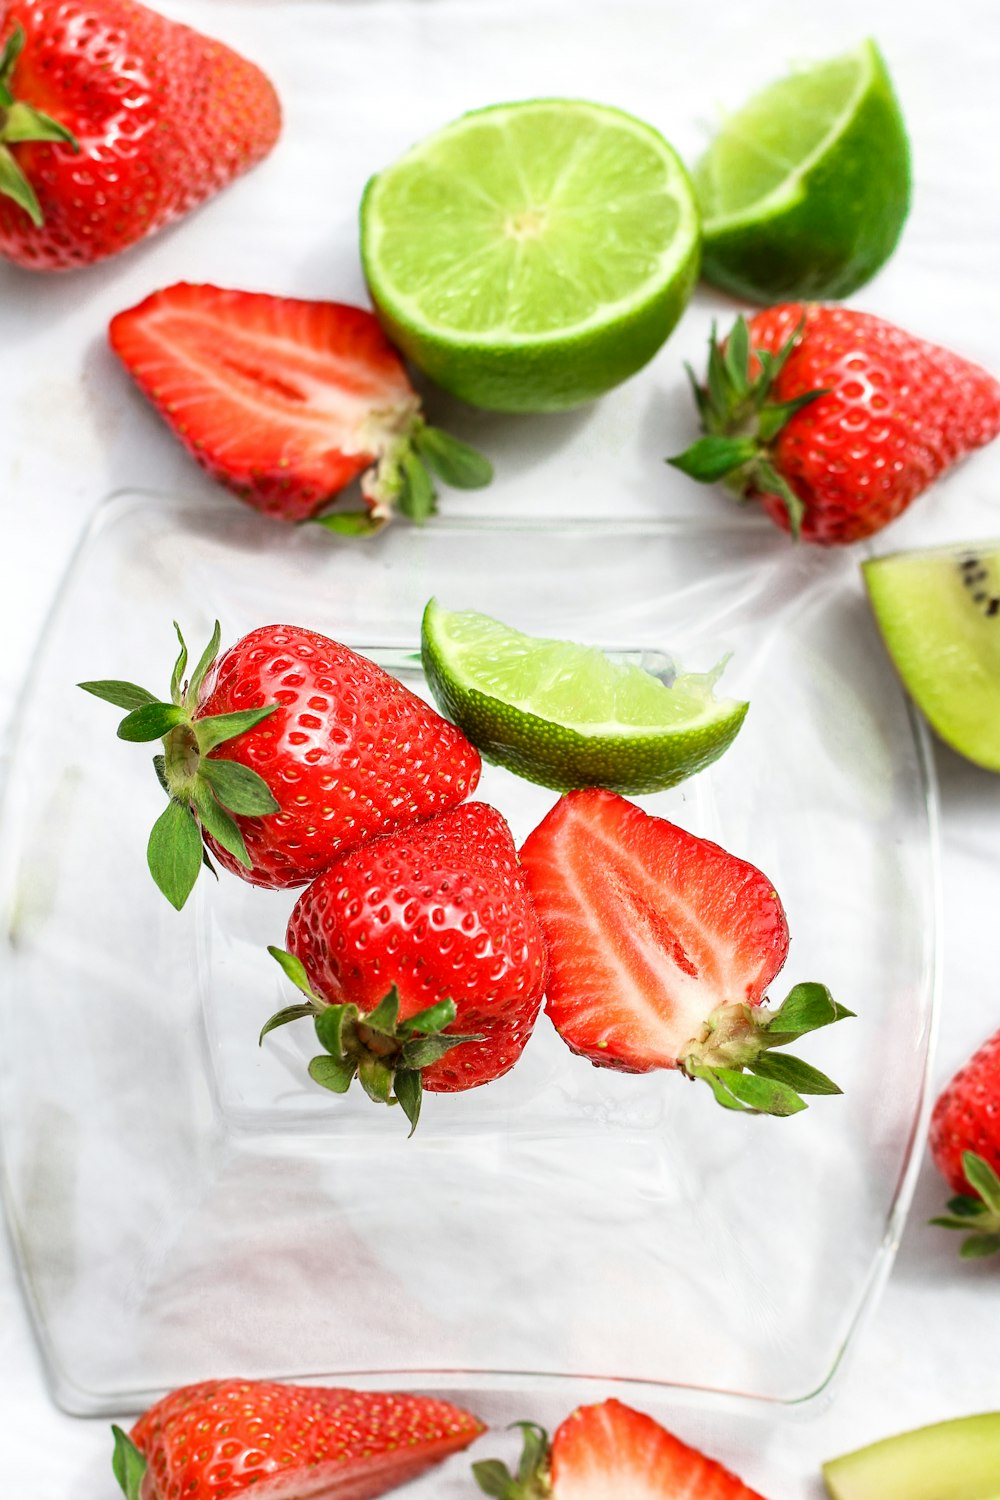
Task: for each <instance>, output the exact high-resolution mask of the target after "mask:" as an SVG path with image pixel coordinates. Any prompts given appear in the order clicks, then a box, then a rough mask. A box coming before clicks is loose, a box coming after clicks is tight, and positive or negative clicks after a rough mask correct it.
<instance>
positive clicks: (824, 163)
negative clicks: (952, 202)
mask: <svg viewBox="0 0 1000 1500" xmlns="http://www.w3.org/2000/svg"><path fill="white" fill-rule="evenodd" d="M694 181H695V188H696V190H697V193H698V199H699V202H700V204H701V210H702V215H703V217H704V229H705V248H704V267H703V271H704V275H705V277H706V279H707V280H709V281H712V282H715V284H716V285H717V286H721V287H724V288H725V289H726V290H727V291H730V292H734V293H735V294H736V295H737V296H739V297H746V298H749V299H750V301H752V302H764V303H768V302H775V301H780V300H782V299H785V298H793V299H795V298H800V297H811V298H823V297H846V296H847V295H848V294H849V293H850V292H853V291H854V290H855V288H856V287H859V286H861V285H862V283H863V282H865V281H867V280H868V279H869V278H870V277H871V276H873V275H874V274H875V272H876V271H877V270H878V268H879V267H880V266H881V265H882V264H883V263H884V262H885V261H886V260H887V259H888V258H889V256H890V255H891V254H892V252H893V250H894V249H895V247H896V242H897V241H898V239H899V236H900V234H901V233H902V229H903V224H904V221H905V219H906V214H907V210H908V209H909V204H910V148H909V142H908V140H907V136H906V126H905V125H904V123H903V116H902V114H901V112H900V108H899V104H898V102H897V100H896V96H895V94H894V93H893V88H892V83H891V82H890V79H889V74H888V72H887V71H886V66H885V62H884V61H883V58H882V54H881V53H880V52H879V49H878V47H877V46H876V45H875V43H874V42H872V41H865V42H862V43H861V45H860V46H859V47H857V48H856V49H855V50H854V51H852V52H846V53H844V54H843V55H842V56H840V57H834V58H831V59H830V60H828V61H827V62H821V63H817V64H816V65H815V66H813V67H810V68H806V69H803V70H802V71H800V72H795V73H792V74H791V76H790V77H788V78H785V79H782V80H781V81H780V82H779V83H774V84H772V85H771V86H770V88H766V89H764V91H763V92H762V93H760V94H757V95H756V96H755V97H754V98H753V99H751V100H750V102H749V104H746V105H744V107H743V108H742V109H741V110H739V112H738V113H737V114H735V115H733V116H731V117H730V118H729V119H728V120H727V121H726V123H725V125H724V126H723V129H722V131H721V133H720V134H719V135H718V136H717V137H716V139H715V140H714V141H713V143H712V145H711V146H710V148H709V150H708V151H707V153H706V154H705V156H704V157H702V159H701V161H700V162H699V163H698V165H697V166H696V167H695V169H694Z"/></svg>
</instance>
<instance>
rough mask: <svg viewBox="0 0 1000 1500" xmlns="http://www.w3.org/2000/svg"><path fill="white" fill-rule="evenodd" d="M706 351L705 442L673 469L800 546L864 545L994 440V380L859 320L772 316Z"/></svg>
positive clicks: (887, 327)
mask: <svg viewBox="0 0 1000 1500" xmlns="http://www.w3.org/2000/svg"><path fill="white" fill-rule="evenodd" d="M709 350H710V352H709V365H708V382H707V385H706V386H705V387H701V386H699V385H698V384H697V382H696V381H695V379H694V376H692V377H691V380H692V385H693V386H694V391H695V397H696V400H697V403H698V408H699V412H700V414H701V422H702V429H703V431H704V433H705V434H706V435H705V436H704V437H703V438H700V439H699V440H698V442H696V443H695V444H694V445H693V447H691V448H689V449H688V450H687V452H686V453H682V454H681V455H679V457H677V458H672V459H670V462H671V463H672V464H673V465H674V466H675V467H676V468H678V469H682V470H683V471H684V473H685V474H690V475H691V476H692V478H694V479H699V480H703V481H705V482H709V481H712V480H717V479H722V478H725V481H726V484H727V486H728V487H729V488H730V489H732V490H734V491H735V492H736V494H737V495H739V496H740V498H741V499H745V500H759V501H760V502H761V504H762V505H763V507H764V509H765V510H766V511H767V514H768V515H769V516H770V517H771V519H772V520H773V521H775V522H776V523H777V524H778V525H779V526H781V527H783V529H784V530H785V531H792V532H793V533H794V534H795V535H796V536H801V537H803V538H804V539H805V540H806V541H810V542H822V543H824V544H829V543H833V542H856V541H858V540H860V538H862V537H866V536H871V534H872V533H873V532H875V531H879V530H880V529H881V528H882V527H883V526H886V525H888V523H889V522H890V521H892V520H895V518H896V516H898V515H899V514H900V512H901V511H903V510H905V509H906V507H907V506H908V505H909V504H910V502H911V501H912V500H915V499H916V497H917V496H918V495H919V494H921V493H922V491H923V490H925V489H926V488H927V486H928V485H929V484H931V483H933V481H934V480H935V479H937V478H938V476H939V475H940V474H942V473H943V472H944V471H945V470H946V469H948V468H950V467H951V466H952V465H953V464H955V463H957V462H958V460H959V459H960V458H963V457H964V456H965V455H966V454H967V453H969V452H970V451H971V450H972V449H973V448H979V447H982V445H983V444H984V443H989V442H991V441H992V440H993V438H995V437H996V436H997V434H998V433H1000V383H998V382H997V381H996V380H994V379H993V377H992V375H989V374H987V372H986V371H985V370H983V369H980V367H979V366H978V365H973V364H970V363H969V361H968V360H965V359H961V358H960V357H959V356H958V355H957V354H951V353H949V351H948V350H947V349H940V348H938V347H937V345H935V344H928V343H926V342H925V341H924V340H923V339H919V338H914V337H913V336H912V335H911V334H908V333H904V332H903V330H902V329H901V328H895V327H894V326H893V325H892V324H891V323H886V322H883V320H882V319H881V318H874V317H872V315H871V314H870V313H863V312H852V311H851V309H850V308H847V307H823V306H821V305H820V304H818V303H807V304H802V303H797V302H795V303H788V304H783V305H781V306H778V307H771V308H768V309H767V310H766V311H764V312H761V313H757V314H756V315H755V316H754V317H753V318H751V320H750V323H749V326H748V325H747V324H746V322H745V321H744V319H743V318H740V319H739V320H738V321H737V323H736V326H735V328H734V329H733V331H732V333H731V334H730V336H729V339H728V341H727V342H726V344H725V345H724V346H723V345H721V344H718V343H716V340H715V333H714V330H713V334H712V339H711V342H710V345H709ZM688 373H689V374H690V373H691V372H690V371H689V372H688Z"/></svg>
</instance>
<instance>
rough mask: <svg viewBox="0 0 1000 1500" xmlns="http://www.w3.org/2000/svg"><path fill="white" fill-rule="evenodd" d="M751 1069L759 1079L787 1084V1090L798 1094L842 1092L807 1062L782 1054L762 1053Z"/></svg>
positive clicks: (831, 1080)
mask: <svg viewBox="0 0 1000 1500" xmlns="http://www.w3.org/2000/svg"><path fill="white" fill-rule="evenodd" d="M750 1067H751V1069H752V1070H753V1072H754V1073H756V1074H757V1075H758V1076H759V1077H761V1078H772V1079H775V1080H776V1081H777V1082H778V1083H787V1084H788V1086H789V1088H791V1089H794V1090H795V1092H796V1093H798V1094H840V1093H843V1090H842V1089H840V1088H838V1087H837V1085H836V1084H835V1083H834V1081H833V1079H832V1078H827V1076H826V1074H825V1073H821V1072H820V1071H819V1069H818V1068H814V1067H812V1066H811V1065H810V1064H809V1063H807V1062H802V1060H801V1059H800V1058H798V1057H788V1056H787V1055H786V1054H783V1053H777V1054H776V1053H773V1052H762V1053H761V1055H760V1057H758V1058H757V1059H756V1060H755V1061H754V1062H752V1063H751V1064H750Z"/></svg>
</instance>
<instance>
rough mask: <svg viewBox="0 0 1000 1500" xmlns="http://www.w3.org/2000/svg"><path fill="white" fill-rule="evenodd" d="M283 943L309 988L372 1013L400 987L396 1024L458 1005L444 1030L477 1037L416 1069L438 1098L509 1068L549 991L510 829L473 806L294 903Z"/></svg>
mask: <svg viewBox="0 0 1000 1500" xmlns="http://www.w3.org/2000/svg"><path fill="white" fill-rule="evenodd" d="M287 946H288V949H289V951H290V952H291V953H294V954H295V955H296V956H297V957H298V958H300V959H301V960H302V962H303V964H304V965H305V968H306V971H307V973H308V974H309V978H310V980H311V981H312V984H313V987H314V989H315V990H316V991H317V992H318V993H319V994H320V995H321V996H322V997H323V998H324V999H326V1000H328V1001H330V1002H331V1003H334V1004H342V1003H345V1002H349V1003H353V1004H355V1005H357V1006H358V1007H359V1008H360V1009H361V1010H362V1011H369V1010H371V1009H373V1007H374V1006H376V1005H377V1004H378V1002H379V1001H380V1000H381V999H382V998H383V996H384V995H385V994H386V993H387V991H388V990H389V988H390V986H392V985H395V986H396V988H397V990H398V993H399V998H400V1017H401V1019H406V1018H407V1017H408V1016H412V1015H414V1014H416V1012H417V1011H420V1010H423V1009H424V1008H425V1007H426V1006H428V1005H433V1004H435V1003H436V1002H437V1001H439V1000H453V1001H454V1002H455V1005H456V1007H457V1012H458V1013H457V1016H456V1019H455V1021H454V1022H453V1023H452V1025H451V1026H449V1027H448V1028H447V1030H448V1031H450V1032H452V1033H456V1034H470V1033H471V1034H476V1035H481V1036H482V1037H483V1038H484V1040H483V1041H481V1042H466V1043H463V1044H462V1045H461V1046H458V1047H453V1048H452V1049H451V1051H450V1052H447V1053H445V1055H444V1057H442V1058H441V1059H440V1060H439V1061H438V1062H436V1063H433V1064H432V1065H431V1066H430V1067H428V1068H426V1069H425V1070H424V1072H423V1075H422V1076H423V1085H424V1087H425V1088H427V1089H431V1090H436V1091H437V1092H439V1093H451V1092H455V1091H458V1090H462V1089H469V1088H474V1087H476V1086H477V1085H479V1084H482V1083H489V1082H491V1081H492V1080H493V1079H494V1078H499V1077H500V1076H501V1074H503V1073H506V1072H507V1071H508V1070H509V1069H510V1068H512V1067H513V1066H514V1064H515V1062H516V1061H517V1059H518V1058H519V1057H520V1055H521V1052H522V1051H523V1049H524V1045H525V1043H526V1042H527V1040H528V1037H529V1036H530V1035H531V1030H532V1027H533V1026H534V1024H535V1020H536V1018H537V1015H538V1011H539V1008H540V1006H541V1001H542V994H543V991H544V988H545V971H546V963H545V947H544V940H543V938H542V934H541V930H540V928H539V925H538V919H537V917H536V916H535V913H534V910H533V908H532V905H531V902H530V900H529V898H528V895H527V891H526V889H525V883H524V877H523V875H522V872H521V869H520V867H519V865H518V860H517V853H516V851H515V848H514V841H513V839H512V837H511V834H510V829H509V828H508V827H507V824H506V822H505V821H504V819H503V818H502V817H501V816H500V814H499V813H498V812H496V811H495V809H493V808H492V807H488V806H487V805H486V804H485V803H482V802H470V803H467V804H466V805H465V806H464V807H459V808H456V809H455V810H454V811H452V812H448V813H443V814H442V815H441V816H440V817H438V818H435V819H434V820H433V821H432V822H429V823H424V824H422V825H421V826H420V827H419V828H415V829H406V830H404V831H403V832H401V833H398V834H395V835H393V836H392V837H390V838H385V839H378V840H376V841H375V842H374V843H370V844H365V845H364V846H363V847H362V848H360V849H356V850H354V852H353V853H351V854H347V855H345V857H344V858H343V859H341V860H338V861H337V863H336V864H334V865H331V867H330V868H329V869H328V870H327V871H326V872H325V874H323V875H321V876H320V877H319V879H318V880H315V881H314V882H313V884H312V885H311V886H309V888H308V890H306V891H305V892H304V893H303V894H302V895H301V896H300V897H299V900H298V903H297V905H296V907H295V909H294V911H293V912H292V915H291V920H290V921H289V924H288V934H287Z"/></svg>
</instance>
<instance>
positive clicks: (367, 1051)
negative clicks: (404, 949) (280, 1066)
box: [260, 946, 483, 1135]
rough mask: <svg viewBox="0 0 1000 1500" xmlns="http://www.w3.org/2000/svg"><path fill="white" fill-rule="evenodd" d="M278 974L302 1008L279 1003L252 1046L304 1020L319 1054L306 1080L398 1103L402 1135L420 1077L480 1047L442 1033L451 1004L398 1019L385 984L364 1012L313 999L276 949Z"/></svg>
mask: <svg viewBox="0 0 1000 1500" xmlns="http://www.w3.org/2000/svg"><path fill="white" fill-rule="evenodd" d="M267 951H268V953H270V955H271V957H272V958H274V959H275V960H276V961H277V962H278V963H279V964H280V965H281V968H282V970H283V971H284V973H285V976H286V977H287V978H288V979H290V980H291V982H292V984H294V985H295V988H296V989H297V990H299V991H300V993H301V994H302V995H304V996H305V1001H304V1003H302V1002H299V1003H297V1004H295V1005H288V1006H285V1007H284V1008H283V1009H282V1010H279V1011H276V1012H275V1014H274V1015H273V1016H271V1018H270V1020H269V1021H267V1022H265V1024H264V1026H263V1028H262V1030H261V1033H260V1041H261V1042H263V1040H264V1038H265V1036H267V1034H268V1032H269V1031H274V1030H275V1029H276V1028H277V1027H278V1026H284V1025H286V1024H287V1023H288V1022H289V1021H297V1020H300V1019H302V1018H303V1017H306V1016H308V1017H311V1018H312V1020H313V1023H314V1025H315V1028H316V1036H317V1039H318V1040H319V1042H320V1045H321V1046H322V1047H324V1048H325V1049H326V1050H325V1052H323V1053H321V1054H320V1055H319V1056H318V1057H314V1058H313V1059H312V1061H311V1062H310V1064H309V1076H310V1077H311V1078H312V1080H313V1082H314V1083H318V1084H319V1085H320V1086H321V1087H322V1088H325V1089H329V1090H330V1091H331V1092H332V1093H334V1094H346V1092H347V1090H348V1089H349V1088H350V1086H351V1084H352V1083H353V1082H354V1079H355V1078H357V1080H358V1082H359V1083H360V1084H361V1087H362V1088H363V1089H364V1091H365V1093H366V1094H367V1095H368V1097H369V1099H371V1100H372V1101H373V1102H374V1103H375V1104H399V1105H400V1106H401V1107H402V1110H403V1113H404V1115H405V1116H406V1118H407V1119H408V1120H409V1122H410V1135H412V1134H413V1132H414V1131H415V1130H416V1128H417V1122H418V1121H419V1119H420V1105H421V1101H422V1097H423V1082H422V1079H421V1073H422V1071H423V1069H424V1068H427V1067H430V1065H431V1064H432V1063H436V1062H437V1061H438V1060H439V1059H440V1058H442V1057H444V1055H445V1053H446V1052H449V1051H450V1050H451V1048H452V1047H458V1046H460V1045H461V1044H462V1043H463V1042H481V1041H482V1040H483V1038H482V1036H480V1035H473V1036H455V1035H448V1036H443V1035H442V1032H443V1031H444V1028H445V1027H446V1026H450V1025H451V1024H452V1022H453V1021H454V1020H455V1016H456V1014H457V1008H456V1006H455V1002H454V1001H453V1000H439V1001H437V1002H436V1004H434V1005H429V1006H427V1007H426V1009H424V1010H421V1011H418V1012H417V1013H416V1015H413V1016H409V1017H407V1019H406V1020H403V1021H401V1020H400V1019H399V993H398V991H397V990H396V987H395V985H393V986H392V987H391V988H390V989H389V991H388V992H387V993H386V994H385V995H384V996H383V997H382V999H381V1000H380V1001H379V1003H378V1005H376V1006H375V1007H374V1008H373V1009H372V1010H369V1011H362V1010H361V1009H360V1008H359V1007H358V1006H357V1005H354V1004H343V1005H339V1004H331V1003H330V1002H329V1001H327V1000H324V999H323V998H322V996H320V995H317V994H316V992H315V990H314V989H313V987H312V985H311V984H310V982H309V975H308V974H307V973H306V969H305V965H304V964H303V963H302V961H301V959H299V958H297V957H296V956H295V954H293V953H286V952H285V950H284V949H283V948H277V947H274V946H269V947H268V950H267Z"/></svg>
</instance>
